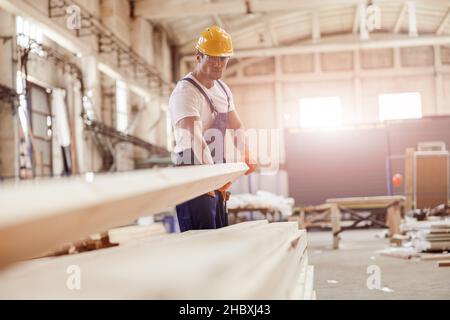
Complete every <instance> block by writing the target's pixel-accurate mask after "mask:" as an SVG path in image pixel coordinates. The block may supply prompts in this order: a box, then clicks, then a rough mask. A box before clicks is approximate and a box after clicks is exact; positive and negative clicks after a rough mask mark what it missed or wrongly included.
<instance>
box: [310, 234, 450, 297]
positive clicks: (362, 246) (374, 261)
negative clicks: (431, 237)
mask: <svg viewBox="0 0 450 320" xmlns="http://www.w3.org/2000/svg"><path fill="white" fill-rule="evenodd" d="M383 232H384V230H351V231H344V232H343V233H342V234H341V238H342V240H341V248H340V249H339V250H332V249H331V242H332V241H331V239H332V236H331V231H318V232H313V231H310V232H308V246H309V250H308V255H309V261H310V264H311V265H313V266H314V268H315V269H314V271H315V280H314V288H315V290H316V293H317V299H318V300H322V299H324V300H332V299H383V300H387V299H406V300H413V299H445V300H450V267H447V268H439V267H437V263H436V261H420V260H418V259H413V260H404V259H399V258H391V257H384V256H380V255H379V254H377V253H376V251H378V250H381V249H384V248H386V247H388V246H389V242H388V240H387V239H383V238H377V237H376V235H379V234H381V233H383ZM371 265H376V266H378V267H379V268H380V271H381V289H383V288H387V289H385V290H384V291H383V290H376V289H375V290H369V289H368V287H367V279H368V278H369V277H370V276H371V275H370V274H369V273H367V268H368V267H369V266H371Z"/></svg>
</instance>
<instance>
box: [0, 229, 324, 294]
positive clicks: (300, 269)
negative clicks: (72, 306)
mask: <svg viewBox="0 0 450 320" xmlns="http://www.w3.org/2000/svg"><path fill="white" fill-rule="evenodd" d="M306 245H307V242H306V232H305V231H304V230H298V227H297V223H295V222H283V223H272V224H268V223H267V221H254V222H248V223H243V224H239V225H233V226H230V227H228V228H223V229H220V230H208V231H191V232H187V233H183V234H172V235H161V236H152V237H150V238H147V239H142V238H141V239H139V240H136V241H133V242H131V243H128V244H124V245H122V246H119V247H115V248H109V249H105V250H102V251H97V252H87V253H83V254H79V255H75V256H65V257H57V258H49V259H43V260H35V261H28V262H22V263H20V264H18V265H15V266H14V267H13V268H11V269H9V270H7V271H4V272H3V273H1V274H0V284H1V285H0V298H2V299H5V298H7V299H11V298H18V299H314V298H315V292H314V290H313V280H314V269H313V267H312V266H309V265H308V257H307V253H306ZM73 266H76V267H77V268H78V270H80V279H79V281H80V286H81V290H70V289H69V287H70V286H69V287H68V286H67V282H68V281H69V279H70V274H68V273H67V271H68V270H70V269H68V268H70V267H73Z"/></svg>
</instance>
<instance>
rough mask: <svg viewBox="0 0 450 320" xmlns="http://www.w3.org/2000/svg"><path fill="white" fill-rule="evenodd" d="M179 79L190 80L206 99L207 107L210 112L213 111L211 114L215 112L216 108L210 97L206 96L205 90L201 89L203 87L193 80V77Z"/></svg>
mask: <svg viewBox="0 0 450 320" xmlns="http://www.w3.org/2000/svg"><path fill="white" fill-rule="evenodd" d="M181 81H187V82H190V83H191V84H192V85H193V86H194V87H196V88H197V89H198V91H200V93H201V94H202V95H203V96H204V97H205V99H206V101H208V104H209V108H210V109H211V113H213V114H215V113H217V110H216V108H215V107H214V104H213V102H212V100H211V98H210V97H209V96H208V94H207V93H206V92H205V90H203V88H202V87H200V85H199V84H198V83H197V82H195V81H194V80H193V79H191V78H188V77H186V78H183V79H181Z"/></svg>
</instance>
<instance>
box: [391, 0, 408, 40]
mask: <svg viewBox="0 0 450 320" xmlns="http://www.w3.org/2000/svg"><path fill="white" fill-rule="evenodd" d="M406 9H407V6H406V3H404V4H403V5H402V8H401V9H400V12H399V13H398V16H397V20H396V21H395V25H394V29H393V30H392V32H393V33H399V32H400V28H401V27H402V24H403V20H404V18H405V14H406Z"/></svg>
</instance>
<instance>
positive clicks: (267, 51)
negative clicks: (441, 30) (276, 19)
mask: <svg viewBox="0 0 450 320" xmlns="http://www.w3.org/2000/svg"><path fill="white" fill-rule="evenodd" d="M449 44H450V36H448V35H440V36H438V35H432V36H425V35H421V36H418V37H414V38H412V37H409V36H400V35H391V34H389V35H382V36H380V37H378V38H377V37H372V38H371V39H370V40H364V41H363V40H359V39H357V38H355V35H351V34H349V35H346V36H339V37H329V38H328V39H326V38H322V39H321V42H319V43H314V42H312V41H306V42H304V43H300V44H296V45H291V46H281V47H273V48H254V49H243V50H236V51H235V52H234V55H233V57H234V58H251V57H271V56H279V55H290V54H305V53H319V52H342V51H354V50H369V49H383V48H405V47H419V46H431V45H449ZM193 60H194V57H193V55H192V54H191V55H186V56H183V57H182V61H183V62H188V61H193Z"/></svg>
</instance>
